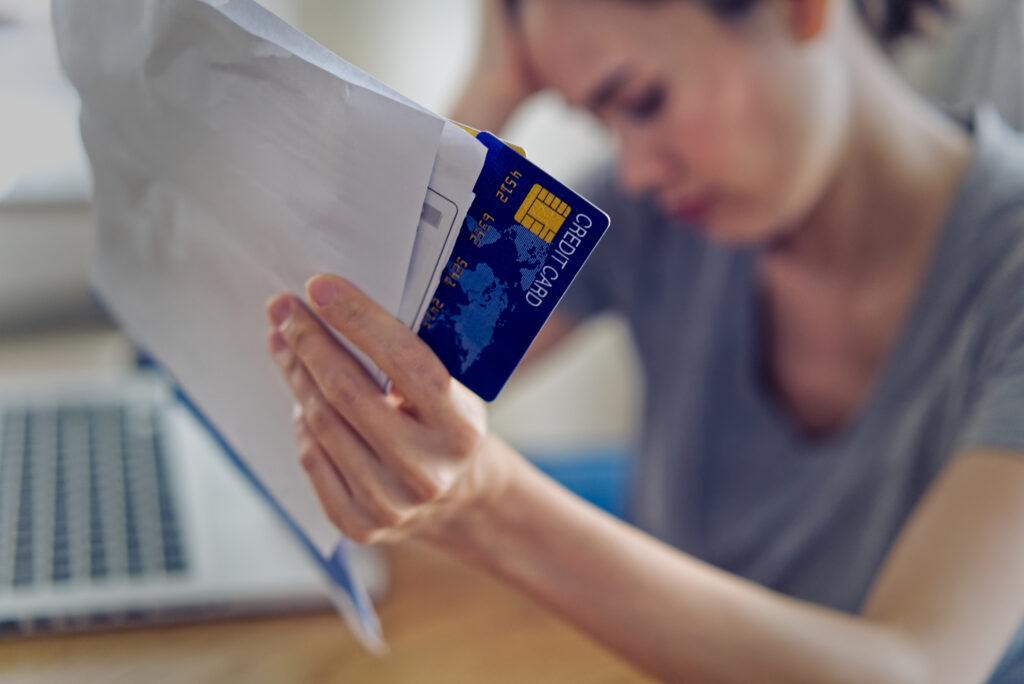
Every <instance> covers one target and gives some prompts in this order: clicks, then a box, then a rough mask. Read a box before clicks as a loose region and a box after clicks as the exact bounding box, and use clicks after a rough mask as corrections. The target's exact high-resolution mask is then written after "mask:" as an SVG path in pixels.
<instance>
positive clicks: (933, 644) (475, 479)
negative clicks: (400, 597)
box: [268, 0, 1024, 682]
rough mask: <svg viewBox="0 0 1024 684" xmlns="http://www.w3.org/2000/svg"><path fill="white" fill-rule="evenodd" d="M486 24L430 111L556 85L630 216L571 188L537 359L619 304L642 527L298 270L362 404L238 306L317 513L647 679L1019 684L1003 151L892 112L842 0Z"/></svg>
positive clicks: (924, 113) (1022, 400)
mask: <svg viewBox="0 0 1024 684" xmlns="http://www.w3.org/2000/svg"><path fill="white" fill-rule="evenodd" d="M894 5H899V7H898V8H897V9H899V10H901V11H897V12H893V13H892V14H890V15H889V16H894V17H900V16H903V17H908V16H912V14H913V11H914V8H913V6H912V4H911V3H908V2H896V0H894ZM513 12H514V15H513V18H512V19H511V20H506V19H507V18H506V16H505V15H504V14H503V12H501V11H498V10H497V9H496V8H495V7H491V8H490V11H489V13H488V22H489V27H490V28H489V35H488V38H487V40H486V41H485V45H486V46H487V48H488V49H487V50H485V52H484V55H483V57H482V61H481V66H480V69H479V71H478V73H477V76H476V78H475V82H473V83H472V84H471V85H472V86H473V87H471V88H470V89H469V92H473V93H475V94H476V95H477V96H478V97H481V94H485V96H483V97H482V99H480V100H467V101H466V102H464V103H463V106H462V107H461V108H460V112H458V113H457V115H458V117H460V118H462V119H463V120H466V121H468V122H470V123H476V124H478V125H484V126H486V127H491V128H497V125H498V124H500V123H501V121H502V119H503V118H504V117H505V116H506V115H507V114H508V113H509V112H510V111H511V110H512V109H513V108H514V106H515V104H516V103H518V102H519V101H520V100H521V99H522V97H524V96H525V95H526V94H527V93H529V92H531V91H532V90H534V89H535V88H539V87H547V88H554V89H557V90H558V91H560V92H561V93H562V94H563V95H564V96H565V97H566V99H567V100H568V101H569V102H570V103H572V104H575V105H578V106H582V107H586V108H588V109H589V110H591V111H592V112H593V113H594V114H595V115H597V116H598V117H599V118H600V119H601V120H602V121H604V122H605V123H606V124H607V125H608V126H609V127H610V128H611V130H612V131H613V132H614V134H615V135H616V137H617V138H618V140H619V143H620V160H619V169H618V176H619V178H618V181H619V182H620V183H621V185H622V186H624V187H625V188H627V189H628V190H629V191H630V192H632V193H633V194H637V195H643V196H646V197H648V198H649V200H650V201H649V202H638V201H628V202H627V201H625V200H622V199H621V198H620V197H619V196H618V195H617V194H616V191H614V190H612V189H610V188H612V186H613V184H610V183H609V184H607V188H606V189H605V190H603V191H601V199H599V200H598V203H599V204H607V205H608V206H607V207H606V208H608V209H609V211H610V213H612V215H613V228H612V230H611V231H609V234H608V235H607V236H606V238H605V242H604V243H603V244H602V246H601V247H599V250H598V252H595V255H594V258H593V259H592V262H591V263H589V264H588V265H587V266H586V267H585V268H584V270H583V273H582V275H581V281H579V282H578V284H577V285H574V286H573V288H572V290H571V292H570V294H569V295H568V296H567V297H566V300H565V302H564V303H563V305H560V307H559V311H560V313H561V317H560V318H559V319H558V320H555V321H553V323H552V324H551V325H549V326H548V328H549V329H548V330H547V331H546V332H545V334H544V338H545V339H544V340H542V341H541V342H540V345H541V346H543V345H544V344H548V343H550V342H551V340H552V339H554V338H557V337H559V336H560V335H561V334H562V333H564V331H565V330H567V329H568V328H570V327H571V321H572V320H573V319H572V318H571V317H568V316H577V317H578V316H582V315H586V314H587V313H590V312H592V311H594V310H596V309H598V308H600V307H603V306H620V307H622V308H623V309H624V310H625V312H626V313H627V315H628V316H629V317H630V320H631V322H632V325H633V330H634V333H635V336H636V339H637V343H638V347H639V349H640V351H641V355H642V358H643V360H644V365H645V370H646V375H647V405H646V429H645V444H644V449H643V454H642V459H641V466H640V471H639V473H638V487H637V491H636V492H635V493H636V495H637V507H636V511H637V518H638V521H639V523H640V524H641V525H642V526H643V527H644V528H645V529H646V530H647V533H645V532H641V531H638V530H637V529H633V528H631V527H629V526H627V525H625V524H623V523H621V522H619V521H617V520H614V519H612V518H610V517H608V516H605V515H604V514H602V513H601V512H599V511H597V510H595V509H594V508H592V507H590V506H588V505H587V504H585V503H583V502H581V501H579V500H578V499H576V498H574V497H573V496H572V495H571V494H569V493H567V492H566V491H564V490H563V489H561V488H560V487H558V486H557V485H556V484H554V483H552V482H551V481H549V480H547V479H545V478H544V477H543V476H542V475H541V474H539V473H538V472H537V471H535V470H534V469H533V468H531V467H530V466H529V464H527V463H526V462H525V461H524V460H523V459H522V458H521V457H520V456H519V455H518V454H516V453H514V452H513V451H512V450H511V449H510V448H509V447H508V446H506V445H505V444H503V443H502V442H500V440H498V439H497V438H496V437H494V436H493V435H491V434H490V433H488V431H487V428H486V425H485V412H484V408H483V406H482V405H481V403H480V402H479V401H478V400H477V399H476V398H475V397H474V396H473V395H472V394H471V393H469V392H468V391H467V390H466V389H465V388H463V387H461V386H460V385H458V384H457V383H455V382H453V381H452V380H451V379H450V378H449V376H448V375H447V373H446V372H445V371H444V369H443V367H442V366H441V364H440V363H439V362H438V361H437V359H436V358H435V357H434V356H433V355H432V353H431V352H430V350H429V349H428V348H426V347H425V346H424V345H423V344H421V343H420V341H419V340H418V339H417V338H416V337H415V335H413V334H412V333H410V332H409V331H408V330H405V329H403V328H402V326H401V325H400V324H398V323H397V322H396V321H395V320H394V319H392V318H391V317H390V316H389V315H388V314H386V313H385V312H383V311H382V310H380V309H379V308H378V307H376V306H375V305H374V304H373V303H372V302H370V301H368V300H367V299H366V298H365V297H363V296H362V295H361V294H360V293H359V292H357V291H356V290H355V289H354V288H353V287H352V286H351V285H350V284H348V283H346V282H345V281H343V280H341V279H339V278H335V277H333V276H318V277H316V278H314V279H312V280H311V281H310V283H309V286H308V295H309V299H310V303H309V306H310V307H311V308H312V309H313V310H314V311H316V312H317V313H318V314H320V315H321V316H322V318H323V319H324V320H325V321H327V322H328V323H329V324H330V325H331V326H333V327H334V328H336V329H337V330H338V331H339V332H341V333H342V334H343V335H345V336H346V337H347V338H349V339H350V340H351V341H352V342H353V343H354V344H355V345H356V346H358V347H359V348H361V349H362V350H364V351H365V352H366V353H367V354H369V355H370V356H371V357H372V358H373V359H374V360H375V361H376V362H377V363H378V364H379V365H380V366H381V367H382V368H383V369H384V370H385V371H386V372H387V373H388V375H389V376H390V377H391V378H392V380H393V382H394V385H395V390H394V391H393V392H392V393H390V394H388V395H387V396H384V395H382V394H381V393H380V392H379V391H378V390H377V388H376V386H375V385H374V384H373V383H372V381H371V380H370V379H369V378H368V377H367V376H366V374H365V373H364V372H363V371H362V369H361V367H360V366H359V365H358V363H357V362H356V361H355V360H354V359H353V358H352V357H351V356H349V355H348V354H346V353H345V352H344V351H343V350H342V349H341V348H339V347H338V346H337V345H336V344H335V343H334V341H333V340H332V338H331V337H330V336H329V335H328V333H327V332H326V331H325V330H324V329H323V328H321V327H320V326H319V324H318V323H317V322H316V321H315V319H314V318H313V317H311V316H310V315H309V313H308V311H307V310H306V308H305V307H304V306H303V305H302V303H301V302H300V301H298V300H297V299H294V298H291V297H288V296H281V297H278V298H276V299H274V300H272V301H271V302H270V303H269V304H268V307H269V310H268V313H269V316H270V319H271V322H272V326H273V330H272V331H271V333H270V337H269V343H270V348H271V351H272V352H273V354H274V357H275V359H276V360H277V361H278V363H279V364H280V366H281V368H282V370H283V372H284V375H285V378H286V379H287V381H288V383H289V385H290V386H291V388H292V390H293V392H294V394H295V396H296V399H297V402H298V404H299V406H300V407H301V411H300V412H299V414H298V416H297V418H296V421H295V427H296V433H297V437H298V442H299V447H300V454H301V462H302V465H303V467H304V468H305V469H306V470H307V471H308V474H309V477H310V479H311V481H312V484H313V486H314V488H315V490H316V492H317V495H318V496H319V498H320V500H321V503H322V504H323V506H324V508H325V510H326V512H327V514H328V515H329V516H330V517H331V519H332V520H333V521H334V522H335V524H336V525H337V526H338V527H339V528H340V529H341V530H342V531H343V532H345V533H346V534H348V535H349V536H350V537H352V538H353V539H355V540H356V541H359V542H367V543H372V542H379V541H390V540H393V539H398V538H401V537H405V536H409V535H416V536H419V537H421V538H423V539H427V540H429V541H431V542H432V543H433V544H435V545H437V546H438V547H440V548H443V549H446V550H447V551H449V552H451V553H453V554H456V555H457V556H460V557H461V558H463V559H466V560H467V561H469V562H471V563H474V564H476V565H478V566H480V567H483V568H486V569H487V570H489V571H491V572H493V573H494V574H496V575H498V576H499V577H501V578H503V579H504V580H506V581H508V582H510V583H511V584H513V585H515V586H517V587H519V588H520V589H522V590H523V591H525V592H527V593H528V594H530V595H532V596H533V597H535V598H536V599H537V600H539V601H541V602H542V603H544V604H546V605H547V606H549V607H550V608H551V609H552V610H554V611H556V612H558V613H560V614H561V615H563V616H564V617H565V618H566V619H568V620H569V621H571V622H573V623H574V624H576V625H577V626H578V627H580V628H581V629H584V630H586V631H587V632H589V633H590V634H591V635H593V636H594V637H595V638H597V639H599V640H601V641H603V642H604V643H605V644H607V645H608V646H609V647H610V648H613V649H615V650H617V651H618V652H620V653H621V654H622V655H623V656H625V657H626V658H628V659H630V660H631V661H633V662H634V663H636V664H637V665H638V666H639V667H641V668H643V669H645V670H647V671H648V672H650V673H652V674H655V675H657V676H659V677H663V678H665V679H671V680H687V681H691V680H693V681H703V680H718V681H737V682H749V681H813V682H828V681H838V680H841V681H858V682H860V681H865V682H868V681H870V682H886V681H899V682H904V681H907V682H939V681H948V682H968V681H982V680H985V679H986V678H988V677H990V676H991V677H992V681H1020V680H1021V678H1022V677H1024V670H1022V669H1021V668H1022V667H1024V663H1022V660H1021V659H1022V658H1024V651H1022V650H1021V648H1019V647H1018V646H1019V644H1017V643H1014V644H1013V645H1010V644H1011V640H1012V639H1013V636H1014V634H1015V631H1016V629H1017V628H1018V626H1019V624H1020V622H1021V618H1022V616H1024V582H1021V579H1020V578H1021V577H1024V544H1021V543H1020V540H1021V539H1024V460H1022V458H1021V457H1022V456H1024V143H1022V141H1021V140H1020V139H1019V138H1018V137H1016V136H1015V135H1014V134H1013V133H1011V132H1010V131H1009V130H1008V129H1007V128H1006V127H1005V126H1003V125H1002V123H1001V122H1000V121H999V120H998V118H997V117H996V116H995V115H994V114H993V113H992V112H991V111H989V110H985V109H980V110H977V111H975V112H969V113H967V114H966V117H965V118H964V119H963V121H958V120H955V119H953V118H950V117H947V116H945V115H942V114H940V113H939V112H937V111H935V110H933V109H931V108H930V107H929V106H927V105H926V104H925V103H923V102H922V101H920V100H919V99H917V98H916V97H915V96H914V95H913V94H912V93H911V92H910V91H909V90H908V89H907V88H906V87H905V86H904V85H903V84H902V83H901V82H900V81H899V80H898V79H897V78H896V77H895V76H894V75H893V74H892V73H891V72H890V71H889V69H888V67H887V66H886V64H885V61H884V60H883V58H882V57H881V56H880V54H879V53H878V51H877V48H876V47H875V46H874V45H873V44H872V43H871V41H870V40H869V38H868V36H867V34H866V32H865V31H864V30H863V28H862V27H861V25H860V24H859V22H858V19H857V17H856V16H855V14H854V10H853V8H852V7H851V5H850V4H849V3H848V2H846V0H749V1H748V0H675V1H672V0H665V1H662V2H639V1H630V0H523V1H522V2H521V3H517V4H516V5H515V6H514V7H513ZM899 23H900V22H898V21H897V22H896V23H895V24H894V25H893V26H894V27H895V29H896V30H897V31H898V30H899V29H900V28H901V26H900V25H899ZM891 28H892V27H891ZM687 226H689V228H688V227H687ZM567 315H568V316H567ZM648 533H650V534H651V535H654V536H649V534H648ZM655 536H656V537H658V538H660V540H656V538H655ZM661 540H664V541H661ZM664 542H668V543H664ZM1004 653H1006V657H1005V659H1004V660H1003V662H1002V663H1000V657H1001V656H1002V655H1003V654H1004Z"/></svg>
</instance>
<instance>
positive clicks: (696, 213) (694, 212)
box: [669, 194, 715, 223]
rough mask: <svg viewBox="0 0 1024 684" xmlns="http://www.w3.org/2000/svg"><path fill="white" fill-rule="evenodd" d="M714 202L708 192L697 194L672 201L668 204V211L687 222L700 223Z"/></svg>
mask: <svg viewBox="0 0 1024 684" xmlns="http://www.w3.org/2000/svg"><path fill="white" fill-rule="evenodd" d="M714 204H715V201H714V198H713V197H712V196H711V195H710V194H705V195H699V196H696V197H693V198H688V199H686V200H682V201H676V202H673V203H672V204H670V205H669V207H670V208H669V213H670V214H671V215H672V216H673V217H675V218H677V219H679V220H681V221H685V222H687V223H701V222H703V221H704V220H705V219H706V218H707V216H708V214H709V213H710V211H711V209H712V207H713V206H714Z"/></svg>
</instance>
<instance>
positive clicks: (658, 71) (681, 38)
mask: <svg viewBox="0 0 1024 684" xmlns="http://www.w3.org/2000/svg"><path fill="white" fill-rule="evenodd" d="M795 4H796V3H795V2H793V0H764V2H762V3H760V4H759V5H757V6H756V7H755V8H754V9H753V11H752V12H751V13H749V14H747V15H745V16H744V17H742V18H740V19H738V20H735V21H726V20H723V19H720V18H719V17H717V16H716V15H714V14H712V13H710V12H709V11H707V10H706V9H705V8H704V7H703V6H702V5H700V4H699V3H697V2H694V1H692V0H691V1H683V0H680V1H678V2H660V3H647V4H645V3H631V2H626V1H622V0H531V1H530V2H526V3H524V5H523V14H522V30H523V34H524V37H525V42H526V47H527V52H528V54H529V58H530V61H531V64H532V66H533V68H534V69H535V71H536V74H537V76H538V78H539V79H540V80H541V81H542V84H543V85H545V86H549V87H553V88H555V89H557V90H559V91H560V92H561V93H562V94H563V95H564V96H565V97H566V99H567V100H568V101H569V102H570V104H573V105H577V106H582V107H585V108H587V109H589V110H591V111H592V112H593V113H594V114H595V115H596V116H598V117H599V118H600V119H601V120H602V121H603V122H604V123H605V124H607V125H608V126H609V127H610V129H611V130H612V131H613V133H614V134H615V136H616V138H617V139H618V142H619V145H620V179H621V181H622V184H623V185H624V186H625V187H626V189H628V190H630V191H632V192H636V193H641V194H649V195H651V196H652V197H653V198H655V199H656V201H657V202H658V203H659V204H660V206H661V207H662V209H663V210H664V211H665V212H666V213H667V214H669V215H671V216H674V217H677V218H679V219H681V220H684V221H686V222H687V223H694V224H698V225H700V226H701V227H702V229H703V230H706V231H707V232H708V234H709V236H710V237H712V238H714V239H716V240H719V241H721V242H727V243H734V244H757V243H762V242H766V241H770V240H772V239H773V238H777V237H780V236H782V235H783V234H785V233H786V232H787V231H789V230H791V229H792V228H793V227H794V226H796V225H798V224H799V223H800V220H801V219H802V218H803V217H805V216H806V215H807V214H808V213H809V212H810V211H811V210H812V208H813V207H814V205H815V204H816V202H817V201H818V200H819V198H820V197H821V196H822V194H823V193H824V192H825V189H826V187H827V184H828V181H829V178H830V177H831V175H832V173H833V171H834V168H835V165H836V160H837V159H838V157H839V150H840V148H841V146H842V142H843V133H842V131H843V130H845V118H846V116H847V114H846V112H847V111H848V107H847V102H846V90H845V79H844V71H843V69H842V64H841V61H840V57H839V55H838V50H836V49H834V47H835V46H834V45H832V43H833V42H835V41H833V40H832V39H831V38H830V36H829V29H828V28H826V29H825V31H824V34H823V35H821V36H819V37H818V38H816V39H813V40H800V39H798V38H797V37H796V36H797V33H796V32H795V31H794V29H793V27H792V24H793V20H792V16H791V15H790V14H789V13H788V12H789V10H790V9H791V5H795Z"/></svg>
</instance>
